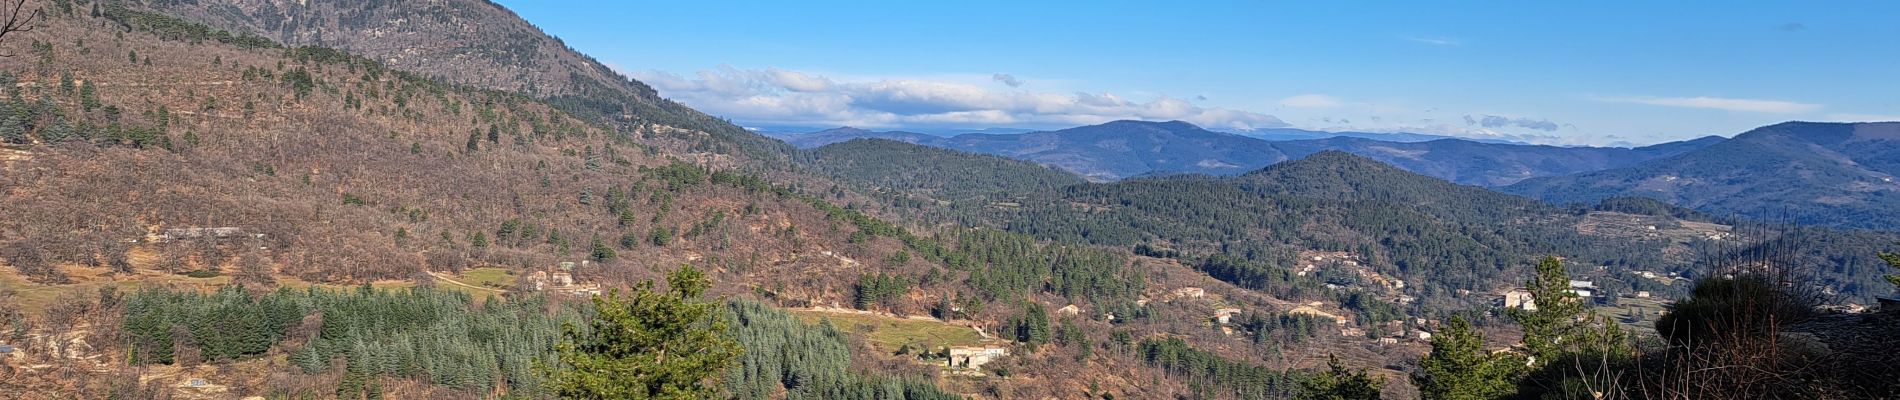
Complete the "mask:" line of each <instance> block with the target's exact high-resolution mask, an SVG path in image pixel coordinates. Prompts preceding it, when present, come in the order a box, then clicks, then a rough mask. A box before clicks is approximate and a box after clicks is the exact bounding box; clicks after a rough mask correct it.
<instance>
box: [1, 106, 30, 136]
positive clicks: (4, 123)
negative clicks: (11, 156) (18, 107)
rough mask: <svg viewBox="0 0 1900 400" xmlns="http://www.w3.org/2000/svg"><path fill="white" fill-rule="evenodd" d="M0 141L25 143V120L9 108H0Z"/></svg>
mask: <svg viewBox="0 0 1900 400" xmlns="http://www.w3.org/2000/svg"><path fill="white" fill-rule="evenodd" d="M0 113H4V114H5V115H4V116H0V142H4V143H26V142H27V137H26V120H25V119H23V118H21V116H20V115H19V114H14V113H13V112H11V110H0Z"/></svg>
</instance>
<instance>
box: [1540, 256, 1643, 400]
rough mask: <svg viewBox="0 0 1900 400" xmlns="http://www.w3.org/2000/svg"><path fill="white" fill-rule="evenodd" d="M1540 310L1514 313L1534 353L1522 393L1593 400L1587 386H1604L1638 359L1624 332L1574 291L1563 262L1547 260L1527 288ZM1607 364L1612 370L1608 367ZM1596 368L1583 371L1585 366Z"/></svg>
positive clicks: (1550, 258) (1552, 259) (1541, 262)
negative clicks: (1619, 367)
mask: <svg viewBox="0 0 1900 400" xmlns="http://www.w3.org/2000/svg"><path fill="white" fill-rule="evenodd" d="M1527 287H1528V291H1529V292H1530V293H1531V302H1532V303H1533V304H1536V305H1537V309H1536V310H1523V309H1511V310H1509V313H1510V316H1511V319H1513V320H1516V321H1517V323H1518V325H1520V326H1522V327H1523V328H1524V347H1525V348H1526V350H1528V351H1529V352H1530V355H1531V360H1530V363H1529V364H1530V368H1531V369H1530V371H1529V372H1530V373H1529V375H1528V376H1527V377H1526V379H1525V382H1524V384H1523V385H1522V387H1521V388H1520V392H1521V393H1522V394H1525V395H1539V396H1544V395H1550V396H1557V397H1561V398H1579V397H1584V398H1587V397H1591V396H1590V392H1591V390H1589V389H1588V388H1587V387H1586V386H1585V385H1583V383H1584V382H1599V383H1600V382H1602V381H1603V380H1604V379H1606V378H1607V376H1608V375H1609V374H1612V373H1613V372H1612V371H1609V370H1606V369H1605V368H1613V367H1615V366H1616V365H1617V364H1621V363H1623V362H1624V361H1625V360H1627V359H1628V358H1629V357H1632V356H1633V354H1634V353H1635V350H1634V349H1633V348H1632V347H1631V346H1630V344H1629V338H1628V335H1626V334H1624V333H1623V331H1622V327H1621V326H1620V325H1618V324H1617V323H1616V322H1615V321H1611V320H1610V319H1609V318H1603V317H1599V316H1598V315H1597V314H1596V312H1595V311H1592V310H1590V308H1589V307H1588V306H1587V305H1586V303H1585V299H1583V298H1581V297H1578V296H1577V294H1576V293H1575V292H1572V291H1571V289H1570V276H1569V274H1567V273H1565V272H1564V267H1563V262H1562V261H1559V260H1558V259H1557V258H1555V257H1545V258H1544V259H1543V260H1542V261H1540V262H1538V263H1537V275H1536V276H1535V277H1533V278H1532V279H1531V281H1530V282H1529V283H1528V284H1527ZM1604 362H1608V363H1610V365H1605V364H1603V363H1604ZM1586 364H1587V365H1589V366H1592V368H1583V367H1584V366H1585V365H1586Z"/></svg>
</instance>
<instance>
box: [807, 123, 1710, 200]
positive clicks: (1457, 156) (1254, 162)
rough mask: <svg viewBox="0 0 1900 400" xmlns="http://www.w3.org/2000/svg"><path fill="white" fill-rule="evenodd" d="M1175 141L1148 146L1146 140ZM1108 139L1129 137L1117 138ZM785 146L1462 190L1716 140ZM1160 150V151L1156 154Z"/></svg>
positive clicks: (962, 138)
mask: <svg viewBox="0 0 1900 400" xmlns="http://www.w3.org/2000/svg"><path fill="white" fill-rule="evenodd" d="M1156 132H1166V133H1167V135H1166V137H1165V139H1168V140H1178V141H1181V142H1180V143H1168V144H1160V143H1154V142H1155V140H1156V139H1163V137H1160V136H1154V135H1152V134H1153V133H1156ZM1114 135H1130V136H1129V137H1116V136H1114ZM777 137H779V138H781V139H783V140H786V141H787V142H789V143H792V144H793V145H796V146H798V147H801V148H811V147H817V146H822V145H825V144H830V143H836V142H839V141H844V140H850V139H854V138H878V139H889V140H897V141H903V142H909V143H915V144H922V145H927V146H934V147H941V148H948V149H955V150H961V151H969V152H976V153H986V154H995V155H1002V156H1006V157H1011V158H1016V159H1022V160H1029V161H1035V162H1038V163H1042V164H1046V165H1051V166H1055V167H1058V168H1062V169H1065V170H1068V171H1070V172H1074V173H1077V174H1079V175H1083V176H1085V177H1088V178H1090V179H1091V180H1094V181H1098V182H1100V181H1113V180H1118V179H1127V178H1130V177H1137V176H1158V175H1168V174H1181V173H1187V174H1196V173H1198V174H1210V175H1236V174H1241V173H1245V172H1248V171H1251V170H1253V169H1258V168H1261V167H1265V166H1267V165H1270V164H1273V163H1277V162H1281V161H1286V160H1289V159H1297V158H1301V157H1304V156H1306V155H1309V154H1313V153H1316V152H1319V151H1322V150H1345V151H1348V152H1352V153H1354V154H1359V155H1362V156H1368V157H1373V158H1374V159H1377V160H1379V161H1381V162H1385V163H1388V164H1393V165H1396V166H1399V167H1401V168H1404V169H1406V170H1409V171H1414V172H1419V173H1424V174H1426V175H1429V176H1433V177H1437V178H1443V179H1447V180H1451V181H1454V182H1458V183H1463V184H1473V185H1481V186H1487V187H1497V186H1503V185H1508V184H1511V183H1516V182H1517V181H1520V180H1523V179H1526V178H1531V177H1541V176H1556V175H1565V174H1572V173H1578V172H1587V171H1595V170H1602V169H1608V168H1614V167H1620V166H1624V165H1629V164H1633V163H1636V162H1640V161H1644V160H1648V159H1653V158H1657V157H1663V156H1669V155H1675V154H1680V153H1682V152H1686V151H1689V150H1694V149H1698V148H1701V147H1705V146H1708V145H1711V144H1714V143H1718V142H1721V141H1722V140H1724V139H1721V138H1719V137H1715V136H1707V137H1702V138H1697V139H1691V140H1685V141H1678V142H1668V143H1659V144H1655V145H1651V146H1644V147H1638V148H1620V147H1559V146H1548V145H1529V144H1506V143H1490V142H1480V141H1473V140H1469V139H1458V138H1435V139H1431V140H1422V141H1411V142H1400V141H1385V140H1376V139H1368V138H1364V137H1355V136H1335V137H1329V138H1323V139H1301V140H1281V141H1272V140H1265V139H1261V138H1259V137H1255V136H1248V135H1243V134H1236V133H1229V132H1220V131H1212V130H1207V129H1202V128H1200V127H1198V126H1194V125H1193V124H1190V123H1186V122H1180V121H1172V122H1151V121H1114V122H1109V123H1104V124H1098V125H1089V126H1080V127H1074V128H1068V129H1062V130H1054V131H1039V132H1031V133H1024V134H963V135H957V136H955V137H947V138H946V137H940V136H932V135H926V134H919V133H913V132H902V131H889V132H878V131H870V130H864V129H856V128H852V129H831V130H825V131H820V132H815V133H811V134H804V135H777ZM1131 139H1134V140H1143V139H1145V140H1146V141H1147V142H1149V143H1150V144H1148V145H1144V146H1121V147H1118V146H1104V144H1112V143H1115V142H1116V141H1127V140H1131ZM1163 148H1165V149H1166V151H1161V149H1163Z"/></svg>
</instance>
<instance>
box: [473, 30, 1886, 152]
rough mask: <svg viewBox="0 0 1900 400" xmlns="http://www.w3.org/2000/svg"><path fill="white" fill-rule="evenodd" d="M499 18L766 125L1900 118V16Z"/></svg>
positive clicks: (1702, 129)
mask: <svg viewBox="0 0 1900 400" xmlns="http://www.w3.org/2000/svg"><path fill="white" fill-rule="evenodd" d="M500 2H501V3H503V4H504V5H506V6H508V7H509V8H511V9H514V10H515V11H516V12H518V13H520V14H521V16H522V17H524V18H526V19H527V20H528V21H530V22H533V23H535V24H536V25H539V26H541V27H542V28H543V29H544V30H546V31H547V32H548V33H551V34H554V35H556V36H558V37H560V38H562V39H563V40H565V41H566V42H567V43H568V45H570V46H573V47H574V48H576V49H579V50H581V51H582V52H585V53H588V54H590V55H593V56H594V57H596V58H598V59H600V60H601V61H602V62H605V63H607V64H609V65H610V66H612V67H614V68H616V69H618V70H620V71H622V72H624V73H626V74H628V75H630V76H632V77H634V78H636V79H639V80H641V81H644V82H647V83H648V84H651V85H653V86H654V87H655V88H657V89H659V90H660V92H661V93H662V94H663V95H665V96H667V97H669V98H673V99H676V100H679V101H681V102H684V103H686V104H688V105H691V106H694V107H696V108H700V109H701V110H704V111H707V112H709V113H713V114H716V115H720V116H724V117H728V118H731V119H733V120H734V121H736V122H738V123H740V124H741V125H747V126H755V127H784V126H801V127H828V126H838V125H852V126H858V127H863V128H879V129H905V128H909V129H920V130H943V129H957V128H984V127H1024V128H1052V127H1064V126H1074V125H1081V124H1089V123H1097V122H1103V121H1107V120H1113V119H1153V120H1168V119H1180V120H1186V121H1189V122H1194V123H1197V124H1200V125H1203V126H1207V127H1210V128H1220V129H1229V130H1245V129H1258V128H1269V127H1281V126H1285V127H1295V128H1303V129H1317V130H1361V131H1375V132H1391V131H1408V132H1420V133H1433V134H1449V135H1459V136H1468V137H1488V138H1506V139H1516V140H1524V141H1531V142H1539V143H1552V144H1593V145H1603V144H1629V143H1634V144H1648V143H1655V142H1661V141H1669V140H1680V139H1688V138H1694V137H1699V136H1705V135H1723V136H1728V135H1733V134H1736V133H1740V132H1742V131H1746V130H1748V129H1750V128H1753V127H1756V126H1761V125H1767V124H1772V123H1776V122H1781V121H1787V120H1810V121H1857V120H1900V100H1896V99H1900V24H1896V23H1894V22H1893V21H1892V17H1894V16H1896V15H1900V2H1872V1H1826V2H1746V1H1727V2H1574V3H1572V2H1458V3H1427V2H1389V3H1388V2H1377V3H1375V2H1320V1H1312V2H1280V1H1234V2H1160V1H1098V2H1054V1H1047V2H1045V1H1014V2H989V1H956V2H913V1H899V2H837V1H797V2H768V1H757V2H723V1H691V2H643V1H613V2H599V1H567V0H535V1H525V0H501V1H500Z"/></svg>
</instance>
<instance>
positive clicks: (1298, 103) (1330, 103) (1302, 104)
mask: <svg viewBox="0 0 1900 400" xmlns="http://www.w3.org/2000/svg"><path fill="white" fill-rule="evenodd" d="M1280 105H1282V106H1287V107H1299V108H1333V107H1339V106H1343V105H1346V102H1344V101H1340V100H1339V98H1337V97H1333V96H1327V95H1323V94H1302V95H1298V96H1293V97H1288V98H1284V99H1280Z"/></svg>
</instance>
